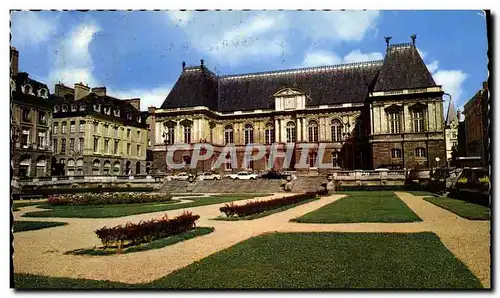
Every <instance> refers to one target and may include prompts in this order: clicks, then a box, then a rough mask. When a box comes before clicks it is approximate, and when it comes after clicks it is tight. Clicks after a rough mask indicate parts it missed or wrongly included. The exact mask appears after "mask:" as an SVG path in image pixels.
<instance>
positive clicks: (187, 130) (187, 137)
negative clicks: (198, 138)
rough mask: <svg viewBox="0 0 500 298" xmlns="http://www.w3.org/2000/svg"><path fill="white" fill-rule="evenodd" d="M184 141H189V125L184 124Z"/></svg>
mask: <svg viewBox="0 0 500 298" xmlns="http://www.w3.org/2000/svg"><path fill="white" fill-rule="evenodd" d="M184 143H187V144H189V143H191V126H187V125H186V126H184Z"/></svg>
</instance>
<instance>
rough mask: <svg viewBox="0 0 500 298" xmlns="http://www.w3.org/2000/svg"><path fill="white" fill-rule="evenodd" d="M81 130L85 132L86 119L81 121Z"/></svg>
mask: <svg viewBox="0 0 500 298" xmlns="http://www.w3.org/2000/svg"><path fill="white" fill-rule="evenodd" d="M79 131H80V132H84V131H85V121H80V128H79Z"/></svg>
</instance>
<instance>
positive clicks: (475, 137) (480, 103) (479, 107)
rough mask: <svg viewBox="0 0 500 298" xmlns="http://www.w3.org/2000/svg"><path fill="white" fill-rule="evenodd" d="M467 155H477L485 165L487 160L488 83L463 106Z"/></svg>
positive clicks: (487, 163)
mask: <svg viewBox="0 0 500 298" xmlns="http://www.w3.org/2000/svg"><path fill="white" fill-rule="evenodd" d="M464 115H465V138H466V144H467V145H466V149H467V156H469V157H473V156H478V157H480V158H481V164H482V165H483V166H484V167H486V166H488V165H489V164H490V162H489V160H490V159H489V150H488V148H489V139H490V136H489V129H488V127H489V122H490V121H489V90H488V83H487V82H484V83H483V88H482V89H481V90H479V91H478V92H477V93H476V94H475V95H474V97H473V98H472V99H471V100H469V101H468V102H467V103H466V104H465V106H464Z"/></svg>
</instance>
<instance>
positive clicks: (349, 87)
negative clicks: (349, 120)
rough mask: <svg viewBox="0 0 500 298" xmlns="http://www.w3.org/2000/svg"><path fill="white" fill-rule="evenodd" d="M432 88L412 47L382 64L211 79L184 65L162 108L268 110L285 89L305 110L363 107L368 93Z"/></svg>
mask: <svg viewBox="0 0 500 298" xmlns="http://www.w3.org/2000/svg"><path fill="white" fill-rule="evenodd" d="M433 86H436V83H435V82H434V80H433V78H432V76H431V74H430V72H429V70H428V69H427V67H426V66H425V63H424V62H423V60H422V58H421V57H420V54H419V53H418V51H417V49H416V47H415V45H413V44H398V45H391V46H389V47H388V48H387V53H386V57H385V59H384V60H383V61H371V62H361V63H352V64H341V65H333V66H322V67H310V68H301V69H292V70H279V71H270V72H261V73H248V74H241V75H227V76H216V75H215V74H214V73H212V72H211V71H210V70H208V69H207V68H206V67H205V66H203V65H201V66H199V67H196V66H195V67H186V68H184V69H183V72H182V74H181V76H180V77H179V79H178V80H177V82H176V84H175V85H174V87H173V88H172V90H171V91H170V93H169V94H168V96H167V97H166V99H165V101H164V102H163V104H162V106H161V108H162V109H172V108H187V107H193V106H206V107H208V108H210V109H213V110H217V111H220V112H230V111H245V110H256V109H273V108H274V96H273V95H274V94H275V93H276V92H278V91H280V90H281V89H284V88H295V89H299V90H301V91H303V92H305V94H306V95H307V99H306V106H319V105H333V104H342V103H362V102H364V101H365V99H366V98H367V97H368V93H369V92H373V91H388V90H394V89H411V88H423V87H433Z"/></svg>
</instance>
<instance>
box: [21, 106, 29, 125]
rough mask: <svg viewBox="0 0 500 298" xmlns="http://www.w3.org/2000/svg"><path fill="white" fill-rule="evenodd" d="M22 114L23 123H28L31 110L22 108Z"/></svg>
mask: <svg viewBox="0 0 500 298" xmlns="http://www.w3.org/2000/svg"><path fill="white" fill-rule="evenodd" d="M21 113H22V119H23V121H24V122H30V121H31V110H30V109H28V108H23V109H21Z"/></svg>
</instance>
